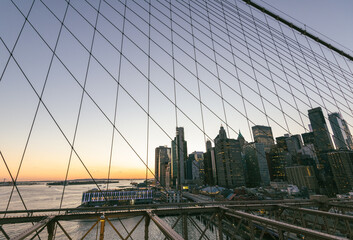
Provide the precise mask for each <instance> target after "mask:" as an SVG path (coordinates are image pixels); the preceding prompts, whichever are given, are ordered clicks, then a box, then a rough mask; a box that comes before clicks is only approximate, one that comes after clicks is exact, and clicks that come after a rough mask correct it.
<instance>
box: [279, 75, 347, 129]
mask: <svg viewBox="0 0 353 240" xmlns="http://www.w3.org/2000/svg"><path fill="white" fill-rule="evenodd" d="M279 78H280V79H282V78H281V77H279ZM282 80H283V79H282ZM286 83H288V82H286ZM324 86H325V85H324ZM280 87H281V86H280ZM293 87H294V86H293ZM294 88H295V87H294ZM315 88H317V87H315ZM284 90H286V89H284ZM296 90H298V91H300V90H299V89H296ZM286 91H288V90H286ZM273 94H275V93H273ZM305 95H306V96H307V97H309V96H308V95H307V94H305ZM299 100H301V99H299ZM325 100H326V101H328V102H330V101H329V100H328V99H327V98H325ZM284 101H285V100H284ZM301 101H302V100H301ZM313 101H315V100H313ZM285 102H286V101H285ZM315 102H316V101H315ZM303 103H305V102H303ZM287 104H289V103H288V102H287ZM305 104H307V103H305ZM289 105H291V104H289ZM319 105H320V104H319ZM291 106H292V105H291ZM292 107H293V106H292ZM295 109H296V108H295ZM345 113H347V112H345ZM347 114H348V115H350V114H349V113H347ZM303 115H304V114H303ZM303 127H304V126H303ZM304 128H305V127H304Z"/></svg>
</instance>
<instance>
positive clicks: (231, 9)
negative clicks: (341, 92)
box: [215, 6, 351, 94]
mask: <svg viewBox="0 0 353 240" xmlns="http://www.w3.org/2000/svg"><path fill="white" fill-rule="evenodd" d="M227 8H228V9H230V11H232V12H234V8H235V9H237V11H238V12H239V11H243V12H244V10H242V9H239V8H238V7H237V6H233V7H232V8H230V7H228V6H227ZM238 14H239V13H238ZM244 15H247V16H249V13H246V12H245V13H244ZM244 15H243V16H242V17H243V18H246V17H245V16H244ZM215 17H217V16H215ZM231 18H232V17H231ZM249 18H251V16H249ZM233 20H235V19H233ZM248 20H249V19H248ZM256 20H257V22H259V23H260V24H262V25H266V26H267V28H269V26H268V24H266V23H264V22H263V21H261V20H258V19H256ZM249 21H250V20H249ZM277 22H278V21H277ZM234 26H236V25H234ZM232 27H233V26H232ZM258 27H259V28H261V29H263V31H264V33H266V32H269V30H265V29H264V28H263V27H260V26H259V25H258ZM233 28H234V27H233ZM272 30H273V31H274V32H277V33H278V34H281V33H280V32H279V31H278V30H276V29H273V28H272ZM292 30H293V29H292ZM293 31H294V30H293ZM252 36H253V35H252ZM262 36H266V34H262ZM282 36H283V35H282ZM276 38H278V37H277V36H276ZM287 39H289V40H290V41H291V42H295V44H296V45H298V46H299V47H300V48H299V50H298V49H297V48H296V47H295V46H294V45H291V47H292V48H294V49H296V50H297V51H299V52H300V51H302V48H304V49H306V50H307V51H309V52H310V53H311V51H310V49H308V48H306V47H305V46H303V45H301V44H299V42H298V41H297V40H292V39H290V38H288V37H286V36H284V40H283V39H280V40H281V41H282V42H284V43H285V45H286V46H287V48H288V50H289V43H288V42H287V41H286V40H287ZM255 41H256V39H255ZM239 43H240V44H242V43H241V42H239ZM282 46H283V45H282ZM254 48H255V49H257V48H256V47H254ZM266 49H267V50H269V49H268V48H266ZM257 50H258V49H257ZM281 50H283V49H282V48H281ZM283 51H284V52H286V51H285V50H283ZM271 52H272V51H271ZM272 53H273V52H272ZM287 53H288V52H287ZM311 54H312V53H311ZM305 55H306V56H308V58H310V59H313V61H315V58H313V57H312V56H311V55H308V54H307V53H305ZM314 55H315V56H317V57H319V58H321V59H322V56H320V55H318V54H316V53H314ZM259 57H261V56H259ZM269 57H270V56H269ZM270 58H271V57H270ZM316 59H317V58H316ZM272 60H274V59H272ZM297 60H299V61H300V62H302V60H301V57H300V58H299V59H298V58H297ZM274 61H275V60H274ZM290 61H291V60H289V62H288V61H286V62H287V63H289V64H291V62H290ZM327 62H328V61H327V59H325V62H320V64H321V65H325V64H326V63H327ZM332 64H334V63H332ZM305 65H306V66H307V63H305ZM275 67H276V66H275ZM288 70H289V71H291V70H290V69H288ZM317 71H318V70H317ZM340 72H341V73H342V71H340ZM318 73H319V74H320V75H321V72H320V71H318ZM326 73H327V74H330V73H329V72H326ZM331 73H332V72H331ZM336 73H337V72H336ZM337 74H339V73H337ZM347 74H349V75H351V73H348V72H347ZM339 75H340V74H339ZM315 76H316V77H319V78H321V77H320V76H318V75H316V74H315ZM333 77H334V76H333ZM322 85H323V86H325V85H324V84H322ZM332 87H333V88H336V86H334V85H332ZM335 93H336V94H338V93H337V92H335Z"/></svg>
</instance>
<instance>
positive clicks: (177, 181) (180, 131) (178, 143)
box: [171, 127, 188, 189]
mask: <svg viewBox="0 0 353 240" xmlns="http://www.w3.org/2000/svg"><path fill="white" fill-rule="evenodd" d="M187 156H188V153H187V143H186V141H185V139H184V128H183V127H177V128H176V137H175V138H174V141H172V159H171V161H172V163H171V174H172V179H171V181H172V183H173V186H175V187H176V188H177V189H180V188H181V186H182V185H183V184H184V183H185V174H186V160H187Z"/></svg>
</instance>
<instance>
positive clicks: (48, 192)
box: [0, 180, 216, 240]
mask: <svg viewBox="0 0 353 240" xmlns="http://www.w3.org/2000/svg"><path fill="white" fill-rule="evenodd" d="M137 182H138V181H137ZM123 186H131V185H130V181H129V180H121V181H120V182H119V183H111V184H109V188H110V189H112V188H117V187H123ZM95 187H96V186H95V185H93V184H92V185H69V186H66V189H65V195H64V201H63V206H62V207H63V208H73V207H76V206H79V205H80V204H81V197H82V193H83V192H84V191H87V190H90V189H92V188H95ZM100 187H101V188H102V189H105V186H104V184H100ZM18 188H19V191H20V193H21V195H22V198H23V199H24V202H25V204H26V206H27V209H48V208H59V206H60V199H61V195H62V191H63V186H51V187H49V186H47V185H46V183H41V184H38V185H22V186H21V185H20V186H18ZM11 189H12V187H10V186H5V187H0V211H4V210H5V209H6V206H7V202H8V199H9V196H10V193H11ZM23 209H24V206H23V204H22V202H21V200H20V198H19V196H18V194H17V192H16V191H14V194H13V197H12V200H11V202H10V205H9V210H23ZM1 217H2V216H1ZM140 219H141V217H133V218H126V219H121V221H119V220H116V219H115V220H112V223H113V224H114V226H115V228H117V230H118V231H119V232H120V233H121V235H122V236H123V237H126V236H127V232H126V230H125V229H124V228H126V229H127V230H128V231H129V230H131V229H132V228H133V227H134V226H135V225H136V224H137V223H138V221H139V220H140ZM163 219H164V221H166V222H167V223H168V224H169V225H170V226H171V225H173V224H174V222H175V221H176V219H177V217H165V218H163ZM193 219H194V220H195V221H196V222H197V223H198V225H199V226H200V228H201V229H203V228H204V225H203V224H202V223H201V222H200V221H198V220H197V219H196V218H194V217H193ZM181 222H182V221H179V223H178V224H177V225H176V227H175V230H176V231H177V232H178V233H179V234H181V228H182V226H181ZM60 223H61V224H62V225H63V227H64V229H65V230H66V231H67V232H68V233H69V235H70V236H71V238H72V239H80V238H82V236H83V235H84V234H85V233H86V232H87V231H88V230H89V229H90V228H91V227H92V225H93V224H94V223H95V222H94V221H92V220H90V221H82V220H77V221H68V222H66V221H61V222H60ZM30 226H31V224H13V225H10V224H9V225H3V228H4V230H5V231H6V232H7V233H8V235H9V236H10V237H13V236H16V235H17V234H18V233H20V232H22V231H23V230H24V229H26V228H28V227H30ZM98 232H99V229H98V225H97V226H96V227H95V228H94V229H93V230H92V231H91V232H90V233H89V235H87V237H86V238H85V239H99V236H98V235H97V234H98ZM46 233H47V232H46V229H44V230H43V233H41V234H40V236H41V238H42V239H46V236H47V234H46ZM206 235H207V236H208V237H209V239H216V235H215V234H214V233H213V232H212V231H209V230H208V231H207V232H206ZM188 236H189V239H196V238H198V237H199V236H200V233H199V232H198V230H197V229H196V228H195V227H193V226H192V224H191V222H190V221H188ZM149 237H150V239H164V235H163V234H162V233H161V232H160V230H159V229H158V228H157V226H156V225H155V224H154V223H153V222H152V221H151V223H150V228H149ZM143 238H144V221H142V222H141V223H140V225H139V226H138V227H137V228H136V230H135V231H134V233H133V234H132V236H131V238H130V239H143ZM0 239H1V240H2V239H5V237H4V235H2V233H1V232H0ZM37 239H38V238H37ZM56 239H67V238H66V237H65V235H64V233H63V232H62V231H61V230H60V229H59V228H58V229H57V233H56ZM105 239H119V236H118V235H117V233H115V231H114V230H113V228H112V227H111V226H110V225H109V224H108V223H106V228H105Z"/></svg>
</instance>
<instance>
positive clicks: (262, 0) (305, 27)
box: [260, 0, 352, 52]
mask: <svg viewBox="0 0 353 240" xmlns="http://www.w3.org/2000/svg"><path fill="white" fill-rule="evenodd" d="M260 1H261V2H263V3H264V4H266V5H268V6H270V7H271V8H273V9H275V10H276V11H278V12H280V13H282V14H284V15H286V16H287V17H289V18H291V19H293V20H294V21H296V22H297V23H300V24H302V25H303V26H304V29H305V30H306V29H307V28H310V29H311V30H312V31H314V32H316V33H317V34H319V35H321V36H323V37H324V38H327V39H328V40H330V41H332V42H334V43H335V44H337V45H340V46H341V47H343V48H345V49H346V50H348V51H350V52H352V49H349V48H347V47H346V46H344V45H342V44H341V43H339V42H337V41H336V40H334V39H332V38H330V37H328V36H326V35H325V34H323V33H320V32H318V31H316V30H315V29H314V28H312V27H310V26H307V25H306V24H305V23H303V22H301V21H299V20H298V19H296V18H294V17H292V16H290V15H288V14H286V13H285V12H283V11H281V10H280V9H278V8H276V7H275V6H273V5H271V4H269V3H267V2H265V1H264V0H260Z"/></svg>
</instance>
